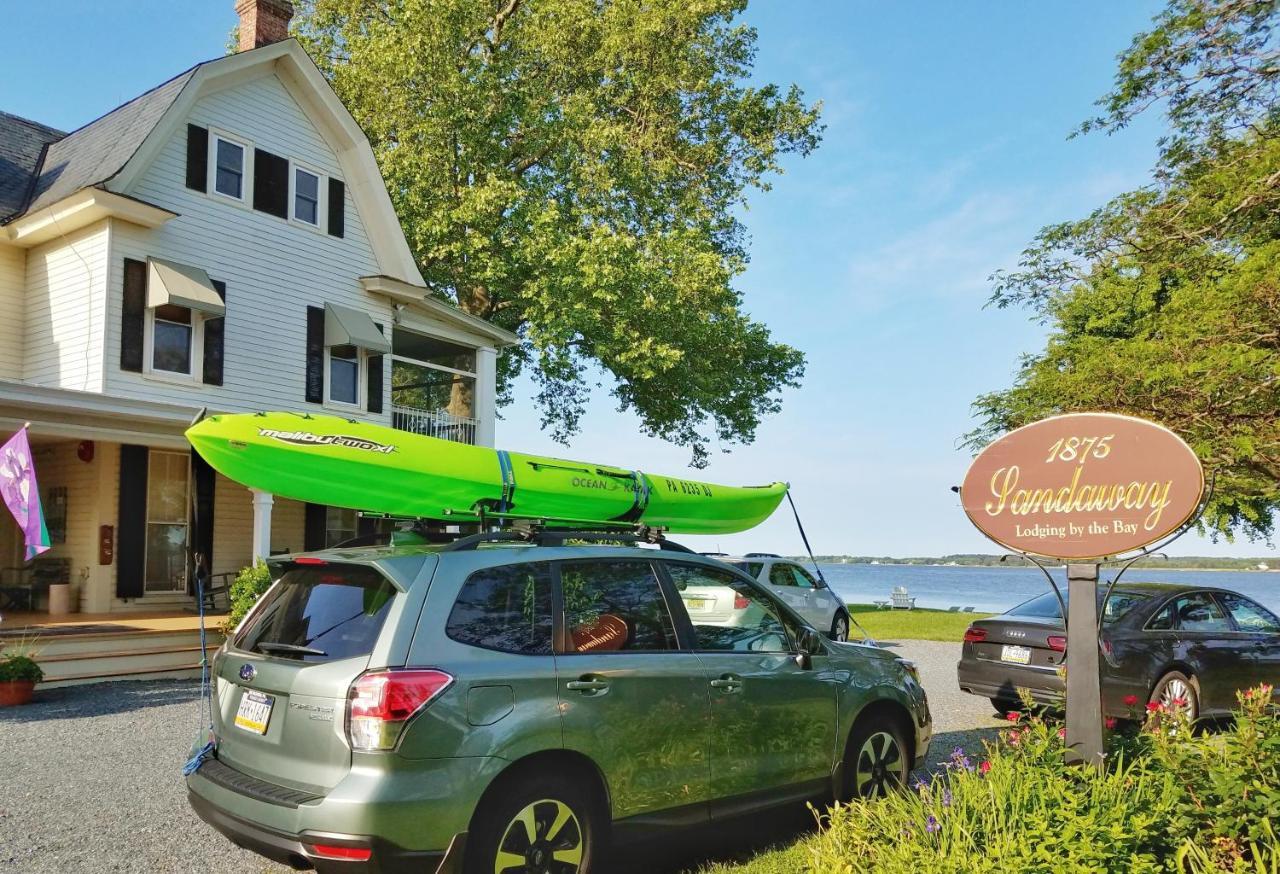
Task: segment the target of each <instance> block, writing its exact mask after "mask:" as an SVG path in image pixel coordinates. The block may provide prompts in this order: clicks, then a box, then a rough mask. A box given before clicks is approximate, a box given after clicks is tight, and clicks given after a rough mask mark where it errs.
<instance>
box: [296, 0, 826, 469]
mask: <svg viewBox="0 0 1280 874" xmlns="http://www.w3.org/2000/svg"><path fill="white" fill-rule="evenodd" d="M299 5H300V10H299V13H300V14H299V17H298V20H297V22H296V27H295V29H296V32H297V33H298V35H299V36H300V37H301V38H302V39H303V40H304V42H305V43H306V44H307V46H308V48H309V49H310V50H311V53H312V56H313V57H315V58H316V59H317V62H318V63H319V64H320V65H321V67H322V69H323V70H324V72H325V74H326V75H327V76H328V77H329V79H330V81H331V82H332V84H333V87H334V89H335V90H336V91H337V93H338V94H339V96H340V97H341V98H342V99H343V101H344V102H345V103H346V105H347V106H348V107H349V108H350V109H351V111H352V113H353V114H354V115H355V117H356V119H357V120H358V121H359V122H360V124H361V126H362V127H363V128H364V130H365V132H366V133H367V134H368V136H369V139H370V141H371V142H372V144H373V148H374V151H375V153H376V154H377V157H378V162H379V164H380V166H381V168H382V172H383V175H384V176H385V177H386V180H387V185H388V187H389V189H390V191H391V196H392V199H393V200H394V202H395V206H396V209H397V211H398V212H399V215H400V219H401V222H402V224H403V225H404V229H405V233H406V234H407V236H408V239H409V244H410V246H411V247H412V248H413V251H414V252H415V254H416V256H417V258H418V262H419V265H420V266H421V268H422V273H423V276H424V277H425V278H426V280H427V282H428V284H429V286H430V287H431V289H432V290H433V291H434V292H435V293H436V294H438V295H440V296H441V297H443V298H446V299H448V300H451V301H453V302H454V303H456V304H457V305H458V306H459V307H460V308H462V309H463V310H465V311H466V312H468V313H472V314H474V315H477V316H480V317H483V318H486V319H489V320H491V321H493V322H495V323H497V324H499V325H502V326H504V327H507V328H509V329H511V330H514V331H516V332H518V333H519V335H520V337H521V339H522V343H521V345H520V346H519V347H518V348H515V349H513V350H509V352H508V353H507V354H506V355H505V356H504V358H503V359H502V368H501V380H502V381H501V389H502V390H501V398H502V400H503V401H504V402H505V401H509V400H510V397H509V394H510V385H511V378H512V377H513V376H514V375H516V374H517V373H519V372H520V371H521V370H522V369H528V370H530V371H531V373H532V375H533V377H534V379H535V380H536V383H537V385H538V387H539V390H538V395H537V402H538V404H539V407H540V410H541V412H542V417H543V425H544V427H548V428H550V429H551V431H552V433H553V435H554V436H555V437H556V438H557V439H560V440H565V439H567V438H568V437H569V436H570V435H572V434H573V433H574V432H575V431H576V430H577V428H578V424H579V419H580V417H581V415H582V413H583V412H584V409H585V404H586V401H587V399H588V397H589V394H590V391H591V389H592V386H593V376H592V374H593V373H595V372H599V370H602V371H603V372H604V373H605V374H606V375H607V376H606V378H607V379H608V380H609V381H611V382H612V385H611V390H612V392H613V394H614V395H615V397H616V398H617V400H618V402H619V406H620V408H622V409H628V410H632V411H634V412H635V413H637V414H638V415H639V417H640V420H641V422H642V423H643V424H642V426H643V428H644V429H645V430H646V431H647V432H648V433H650V434H654V435H657V436H660V437H663V438H665V439H667V440H670V441H673V442H675V443H677V444H680V445H684V446H688V447H689V448H690V449H691V451H692V453H693V459H694V462H695V463H697V464H704V463H705V462H706V459H707V446H708V444H709V442H710V439H711V435H712V434H714V436H715V437H716V438H717V439H718V440H719V441H720V442H721V443H724V444H728V443H733V442H749V441H750V440H751V439H752V438H753V437H754V433H755V429H756V427H757V425H758V423H759V422H760V419H761V417H762V416H764V415H766V414H769V413H773V412H775V411H777V409H778V408H779V405H780V401H779V393H780V391H781V390H782V389H783V388H785V387H787V386H794V385H796V384H797V383H798V380H799V378H800V377H801V376H802V375H803V370H804V358H803V356H802V355H801V353H800V352H798V351H797V350H796V349H793V348H791V347H790V346H787V345H784V344H781V343H778V342H776V341H775V340H774V339H773V338H772V337H771V335H770V332H769V330H768V329H767V328H766V327H765V326H764V325H762V324H760V323H759V322H756V321H753V320H752V319H751V318H750V316H748V315H747V314H746V313H745V312H744V311H743V309H742V299H741V296H740V294H739V293H738V292H737V291H736V290H735V289H734V286H733V282H734V279H735V277H737V276H738V275H739V274H740V273H741V272H742V270H743V269H744V267H745V265H746V262H747V239H746V235H745V230H744V227H743V224H742V222H741V220H740V218H739V216H740V215H741V213H742V211H743V209H744V208H745V206H746V194H747V193H748V191H749V190H750V189H753V188H755V189H767V188H768V185H769V177H770V176H772V175H773V174H775V173H778V172H780V166H779V164H780V161H781V159H782V158H783V156H784V155H786V154H788V153H799V154H802V155H803V154H807V153H808V152H809V151H810V150H812V149H813V148H815V147H816V146H817V144H818V140H819V134H820V125H819V120H818V107H817V106H816V105H810V104H807V103H806V102H805V100H804V98H803V95H802V94H801V92H800V90H799V89H798V88H797V87H795V86H794V85H793V86H791V87H790V88H785V89H784V88H779V87H778V86H776V85H772V84H755V83H752V82H750V80H751V73H752V65H753V61H754V56H755V41H756V33H755V31H754V30H753V29H751V28H750V27H747V26H745V25H743V24H741V23H739V22H738V21H737V18H738V16H739V15H740V14H741V12H742V11H743V9H744V7H745V6H746V0H307V2H303V3H301V4H299Z"/></svg>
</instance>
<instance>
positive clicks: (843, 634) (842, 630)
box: [831, 610, 849, 643]
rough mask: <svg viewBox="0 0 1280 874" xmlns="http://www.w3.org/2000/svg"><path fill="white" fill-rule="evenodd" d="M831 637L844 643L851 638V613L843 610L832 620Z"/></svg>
mask: <svg viewBox="0 0 1280 874" xmlns="http://www.w3.org/2000/svg"><path fill="white" fill-rule="evenodd" d="M831 639H832V640H838V641H840V642H842V643H843V642H844V641H846V640H848V639H849V614H847V613H845V612H844V611H843V610H841V611H839V612H838V613H836V618H835V619H832V620H831Z"/></svg>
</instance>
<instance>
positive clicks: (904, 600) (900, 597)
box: [889, 586, 916, 610]
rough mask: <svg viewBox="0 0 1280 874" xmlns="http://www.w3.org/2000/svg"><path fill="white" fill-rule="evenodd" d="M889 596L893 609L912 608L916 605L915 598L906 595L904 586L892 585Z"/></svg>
mask: <svg viewBox="0 0 1280 874" xmlns="http://www.w3.org/2000/svg"><path fill="white" fill-rule="evenodd" d="M889 598H890V600H891V601H893V609H895V610H912V609H914V608H915V606H916V599H915V598H913V597H911V596H910V595H908V594H907V590H906V588H905V587H903V586H894V588H893V592H892V593H890V595H889Z"/></svg>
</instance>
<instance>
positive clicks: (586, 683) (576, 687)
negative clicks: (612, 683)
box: [564, 680, 609, 695]
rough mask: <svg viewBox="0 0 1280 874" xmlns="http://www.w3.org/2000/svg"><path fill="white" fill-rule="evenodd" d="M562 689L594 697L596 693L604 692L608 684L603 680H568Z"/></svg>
mask: <svg viewBox="0 0 1280 874" xmlns="http://www.w3.org/2000/svg"><path fill="white" fill-rule="evenodd" d="M564 687H565V688H566V689H568V690H569V691H570V692H582V693H583V694H586V695H595V694H596V693H598V692H606V691H608V689H609V684H608V683H607V682H605V681H604V680H570V681H569V682H567V683H565V684H564Z"/></svg>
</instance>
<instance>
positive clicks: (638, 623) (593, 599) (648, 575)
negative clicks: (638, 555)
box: [560, 559, 680, 653]
mask: <svg viewBox="0 0 1280 874" xmlns="http://www.w3.org/2000/svg"><path fill="white" fill-rule="evenodd" d="M560 591H561V595H562V597H563V598H564V615H565V629H566V631H567V632H568V636H569V645H570V646H571V647H572V651H573V652H591V653H596V652H646V651H648V652H660V651H664V650H672V649H679V648H680V645H679V643H678V642H677V641H676V630H675V625H674V624H673V623H672V621H671V612H670V610H668V608H667V600H666V598H665V597H663V594H662V586H661V585H660V584H659V582H658V577H657V575H655V574H654V572H653V566H652V565H651V564H650V563H649V562H647V561H637V560H634V559H632V560H621V561H619V560H610V559H603V560H599V561H572V562H564V563H563V564H561V565H560Z"/></svg>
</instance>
